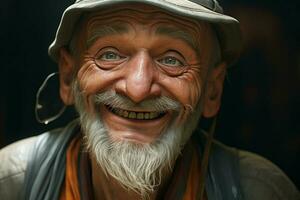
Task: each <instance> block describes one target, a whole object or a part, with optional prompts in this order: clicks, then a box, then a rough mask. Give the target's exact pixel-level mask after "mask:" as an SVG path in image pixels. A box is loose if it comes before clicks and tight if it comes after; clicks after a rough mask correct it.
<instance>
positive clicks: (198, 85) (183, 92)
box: [162, 70, 202, 108]
mask: <svg viewBox="0 0 300 200" xmlns="http://www.w3.org/2000/svg"><path fill="white" fill-rule="evenodd" d="M162 85H163V87H164V88H165V89H166V90H167V91H168V93H170V94H171V95H172V96H173V97H174V98H175V99H176V100H177V101H179V102H180V103H181V104H183V105H185V106H189V107H190V106H191V107H192V108H195V107H196V105H197V103H198V102H199V99H200V96H201V91H202V90H201V89H202V80H201V78H200V74H199V71H198V70H189V71H187V72H186V73H184V74H183V75H181V76H180V77H164V78H163V83H162Z"/></svg>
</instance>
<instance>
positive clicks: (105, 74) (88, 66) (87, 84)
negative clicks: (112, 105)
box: [77, 61, 117, 108]
mask: <svg viewBox="0 0 300 200" xmlns="http://www.w3.org/2000/svg"><path fill="white" fill-rule="evenodd" d="M116 79H117V73H114V72H111V71H104V70H102V69H100V68H99V67H97V66H96V65H95V64H94V63H93V62H92V61H89V62H86V63H85V64H84V65H83V66H82V67H81V68H80V70H79V71H78V74H77V81H78V84H79V87H80V91H81V92H82V95H83V97H84V100H85V103H86V104H87V105H88V107H89V108H91V107H93V106H92V104H93V101H92V97H93V95H95V94H97V93H99V92H102V91H105V90H109V89H111V87H112V85H113V83H114V81H115V80H116Z"/></svg>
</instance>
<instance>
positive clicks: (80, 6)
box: [0, 0, 300, 200]
mask: <svg viewBox="0 0 300 200" xmlns="http://www.w3.org/2000/svg"><path fill="white" fill-rule="evenodd" d="M240 49H241V40H240V31H239V25H238V22H237V21H236V20H235V19H234V18H231V17H229V16H226V15H224V14H222V8H221V7H220V5H219V4H218V3H217V2H216V1H215V0H194V1H192V0H190V1H188V0H180V1H179V0H144V1H138V0H136V1H133V0H132V1H125V0H123V1H119V0H77V1H76V2H75V3H74V4H73V5H71V6H70V7H69V8H67V9H66V11H65V13H64V15H63V17H62V20H61V23H60V26H59V28H58V31H57V35H56V38H55V40H54V42H53V43H52V44H51V45H50V48H49V55H50V56H51V57H52V58H53V59H54V60H55V61H56V62H57V63H58V66H59V76H60V96H61V99H62V100H63V102H64V103H65V104H66V105H73V104H74V105H75V107H76V109H77V111H78V113H79V115H80V119H79V120H75V121H73V122H71V123H70V124H69V125H68V126H67V127H65V128H63V129H57V130H54V131H50V132H48V133H45V134H42V135H40V136H37V137H33V138H30V139H26V140H23V141H20V142H18V143H15V144H12V145H10V146H8V147H6V148H4V149H3V150H1V152H0V159H1V163H2V164H1V167H0V196H1V199H17V198H20V199H30V200H36V199H41V200H45V199H47V200H48V199H49V200H50V199H51V200H52V199H62V200H65V199H67V200H70V199H117V200H119V199H172V200H173V199H185V200H190V199H191V200H192V199H203V200H204V199H209V200H221V199H226V200H231V199H239V200H241V199H247V200H248V199H249V200H250V199H251V200H252V199H256V200H268V199H272V200H275V199H278V200H279V199H282V200H283V199H290V200H297V199H300V198H299V192H298V191H297V189H296V187H295V186H294V185H293V183H291V181H290V180H289V179H288V178H287V177H286V176H285V175H284V174H283V173H282V172H281V171H280V170H279V169H278V168H277V167H276V166H274V165H273V164H271V163H270V162H269V161H267V160H265V159H263V158H261V157H258V156H256V155H253V154H251V153H247V152H243V151H239V150H235V149H232V148H229V147H225V146H224V145H222V144H220V143H218V142H216V141H213V139H212V134H213V129H214V128H213V127H212V129H211V131H210V132H209V133H206V132H205V131H203V130H201V129H200V128H199V127H197V124H198V121H199V119H200V117H201V116H204V117H209V118H211V117H214V116H215V115H216V114H217V113H218V110H219V107H220V99H221V95H222V86H223V81H224V77H225V73H226V69H227V67H228V66H230V65H231V64H232V63H233V62H234V61H235V60H236V59H237V57H238V55H239V53H240ZM213 126H214V125H213Z"/></svg>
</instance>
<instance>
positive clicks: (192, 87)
mask: <svg viewBox="0 0 300 200" xmlns="http://www.w3.org/2000/svg"><path fill="white" fill-rule="evenodd" d="M120 24H121V25H122V27H121V31H120V32H118V33H114V34H109V35H104V36H102V37H98V38H96V39H95V38H94V39H93V40H92V42H91V43H89V42H88V41H89V39H90V38H92V37H93V35H94V34H95V30H96V29H97V27H98V28H99V27H103V26H114V25H116V26H119V25H120ZM123 27H126V29H127V30H126V31H124V30H122V28H123ZM161 27H168V28H170V29H171V30H173V29H174V30H180V31H183V32H184V34H186V35H188V36H190V41H192V42H193V43H194V44H193V45H191V43H190V41H189V40H186V39H184V37H177V36H176V37H175V36H174V35H172V34H171V33H157V30H158V29H159V28H161ZM80 30H81V31H78V32H77V34H79V37H78V41H79V42H78V44H77V47H78V52H79V54H78V56H77V57H75V56H72V55H71V54H70V53H69V52H68V51H67V50H66V49H65V48H62V49H61V50H60V60H59V66H60V74H61V96H62V99H63V100H64V102H65V103H66V104H73V102H74V99H73V97H72V89H71V79H72V75H73V73H74V71H76V70H77V68H76V67H75V66H77V67H78V73H77V76H76V78H77V81H78V82H79V85H80V89H81V90H82V91H83V94H84V100H85V103H86V107H87V109H88V112H91V113H99V112H100V116H101V118H102V119H103V121H104V123H105V125H106V126H107V128H108V130H109V135H110V137H111V138H112V139H114V140H130V141H133V142H136V143H141V144H143V143H151V142H153V141H155V140H156V139H157V138H158V137H159V135H160V134H161V133H162V131H163V129H164V128H166V127H167V126H168V125H169V124H170V122H171V121H172V119H174V117H176V118H178V119H179V121H183V120H184V119H185V118H186V116H188V115H189V114H190V112H191V111H192V110H193V109H194V108H195V107H196V106H197V104H198V102H199V99H200V98H201V97H202V95H204V91H205V97H204V110H203V115H204V116H206V117H211V116H213V115H215V114H216V113H217V111H218V109H219V104H220V97H221V93H222V86H223V85H222V84H223V80H224V74H225V64H224V63H222V64H220V65H219V66H216V67H215V68H214V69H213V70H212V71H211V72H210V73H208V66H209V65H210V64H211V63H210V61H211V56H212V53H213V51H214V49H213V45H212V40H213V39H212V35H213V31H212V29H211V28H210V26H209V25H208V24H205V23H200V22H197V21H192V20H188V19H185V18H182V17H178V16H177V17H174V16H172V15H171V14H168V13H166V12H164V11H161V10H159V9H157V8H155V7H151V6H144V5H139V4H138V5H131V6H127V7H126V6H122V7H118V8H116V9H114V10H112V9H109V11H107V12H99V13H96V14H92V15H88V16H86V17H85V18H84V19H83V21H82V23H81V28H80ZM95 59H96V60H97V61H98V62H97V63H98V65H97V64H96V63H95ZM99 63H100V64H99ZM206 81H207V85H205V82H206ZM205 86H206V88H205ZM106 90H114V91H116V92H117V93H119V94H122V95H125V96H127V97H129V98H130V99H131V100H132V101H133V102H135V103H140V102H142V101H144V100H146V99H150V98H155V97H159V96H167V97H170V98H171V99H174V100H176V101H178V102H180V103H181V104H182V105H183V107H182V111H181V112H180V115H177V116H174V113H173V112H171V111H169V112H167V114H166V115H164V116H163V117H162V118H159V119H156V120H130V119H125V118H121V117H119V116H117V115H115V114H113V113H112V112H111V111H109V110H108V109H107V108H106V107H105V106H101V108H100V110H96V109H95V107H94V104H93V103H92V96H93V95H94V94H96V93H99V92H103V91H106ZM131 111H135V112H138V111H142V112H151V110H136V109H135V108H132V110H131ZM95 170H100V168H98V167H97V166H95V163H94V162H93V172H94V173H95ZM96 174H97V176H95V177H96V178H95V183H94V184H95V185H97V184H99V183H100V181H96V180H100V178H99V177H101V179H102V181H103V180H104V178H103V176H102V175H101V174H102V172H99V173H96ZM166 178H167V177H166ZM108 184H109V183H108ZM113 184H114V188H116V183H113ZM95 185H94V187H95ZM101 185H103V183H102V184H101ZM108 187H109V186H108ZM118 191H120V194H122V193H123V192H124V191H123V188H121V187H119V188H118ZM121 191H123V192H121ZM102 192H103V194H102V195H104V193H106V194H105V195H106V196H107V195H108V194H107V191H106V192H104V191H102ZM108 193H109V192H108ZM127 193H128V192H126V194H127ZM131 195H132V194H131ZM97 196H98V195H97ZM99 196H101V195H100V194H99ZM108 196H109V195H108ZM117 196H118V195H117ZM121 197H122V198H121ZM121 197H120V196H119V198H117V199H128V198H127V197H126V195H125V196H124V194H122V195H121ZM114 198H116V197H114ZM135 199H136V198H135Z"/></svg>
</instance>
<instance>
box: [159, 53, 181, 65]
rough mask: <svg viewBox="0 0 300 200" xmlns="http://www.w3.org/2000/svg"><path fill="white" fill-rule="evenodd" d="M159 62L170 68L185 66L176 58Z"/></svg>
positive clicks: (167, 58)
mask: <svg viewBox="0 0 300 200" xmlns="http://www.w3.org/2000/svg"><path fill="white" fill-rule="evenodd" d="M158 62H160V63H161V64H163V65H167V66H170V67H180V66H183V63H182V62H181V61H179V60H178V59H177V58H175V57H170V56H168V57H165V58H163V59H160V60H158Z"/></svg>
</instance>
